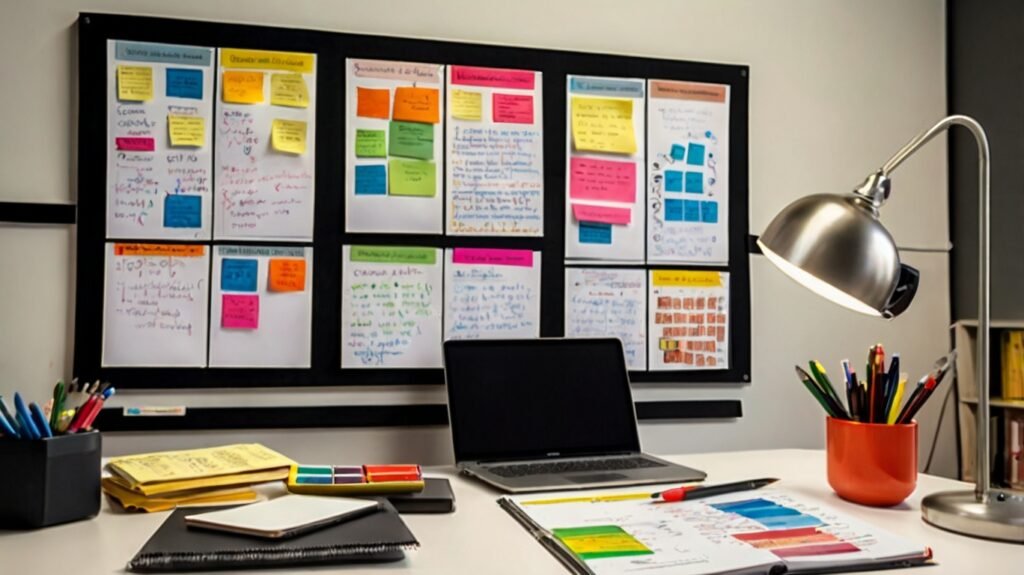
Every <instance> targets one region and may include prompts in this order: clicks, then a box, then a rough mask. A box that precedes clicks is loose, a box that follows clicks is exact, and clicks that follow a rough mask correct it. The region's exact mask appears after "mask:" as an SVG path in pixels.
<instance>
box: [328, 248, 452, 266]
mask: <svg viewBox="0 0 1024 575" xmlns="http://www.w3.org/2000/svg"><path fill="white" fill-rule="evenodd" d="M437 251H438V250H437V249H436V248H412V247H404V246H352V247H351V248H350V249H349V256H348V259H349V261H353V262H369V263H379V264H421V265H434V264H435V263H437Z"/></svg>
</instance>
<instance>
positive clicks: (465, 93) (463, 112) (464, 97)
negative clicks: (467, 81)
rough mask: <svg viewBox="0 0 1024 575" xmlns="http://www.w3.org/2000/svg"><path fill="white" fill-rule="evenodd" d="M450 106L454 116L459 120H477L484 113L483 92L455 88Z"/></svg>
mask: <svg viewBox="0 0 1024 575" xmlns="http://www.w3.org/2000/svg"><path fill="white" fill-rule="evenodd" d="M448 107H449V108H450V109H451V111H452V117H453V118H457V119H459V120H477V121H479V120H480V118H481V116H482V115H483V94H481V93H480V92H472V91H470V90H456V89H453V90H452V93H451V99H450V101H449V102H448Z"/></svg>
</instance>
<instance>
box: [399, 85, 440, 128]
mask: <svg viewBox="0 0 1024 575" xmlns="http://www.w3.org/2000/svg"><path fill="white" fill-rule="evenodd" d="M393 116H394V119H395V120H401V121H404V122H424V123H427V124H436V123H438V122H439V121H441V112H440V104H439V92H438V90H437V89H436V88H412V87H405V86H402V87H398V88H395V111H394V114H393Z"/></svg>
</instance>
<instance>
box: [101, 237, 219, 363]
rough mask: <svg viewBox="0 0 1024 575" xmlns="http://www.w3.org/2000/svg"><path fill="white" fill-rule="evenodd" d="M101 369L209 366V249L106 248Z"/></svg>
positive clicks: (178, 246)
mask: <svg viewBox="0 0 1024 575" xmlns="http://www.w3.org/2000/svg"><path fill="white" fill-rule="evenodd" d="M105 267H106V275H105V282H104V296H103V297H104V308H103V360H102V365H103V367H205V366H206V324H207V314H206V311H207V301H208V300H207V296H208V292H209V286H210V284H209V280H208V276H209V270H210V254H209V247H208V246H201V245H184V244H175V245H169V244H122V243H117V244H115V243H108V244H107V245H106V266H105Z"/></svg>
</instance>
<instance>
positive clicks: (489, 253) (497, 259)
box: [452, 248, 533, 268]
mask: <svg viewBox="0 0 1024 575" xmlns="http://www.w3.org/2000/svg"><path fill="white" fill-rule="evenodd" d="M452 263H456V264H479V265H495V266H522V267H528V268H529V267H533V251H531V250H501V249H490V248H455V249H454V250H453V251H452Z"/></svg>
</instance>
